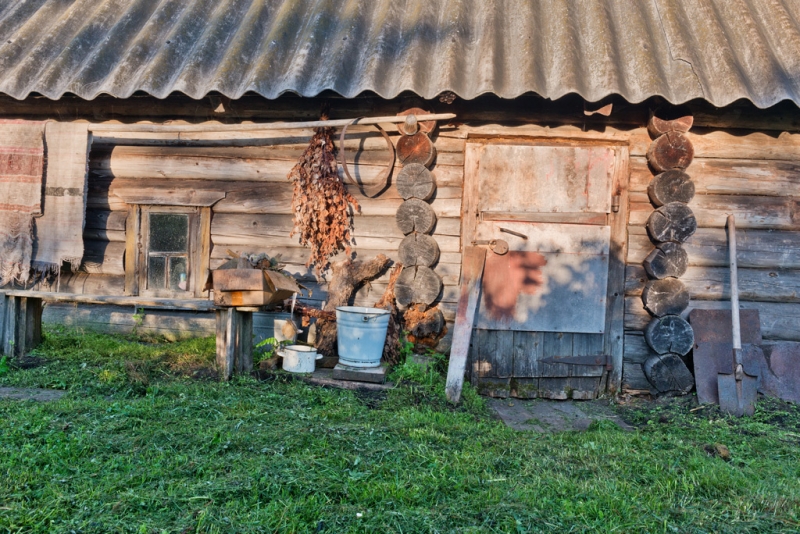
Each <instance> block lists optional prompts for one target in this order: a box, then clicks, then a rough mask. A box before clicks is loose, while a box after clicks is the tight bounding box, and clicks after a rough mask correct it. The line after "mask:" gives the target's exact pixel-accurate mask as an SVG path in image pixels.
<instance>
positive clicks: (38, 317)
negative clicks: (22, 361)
mask: <svg viewBox="0 0 800 534" xmlns="http://www.w3.org/2000/svg"><path fill="white" fill-rule="evenodd" d="M25 300H27V304H26V306H25V331H24V337H25V352H28V351H31V350H33V349H35V348H36V347H37V346H38V345H39V343H41V342H42V299H40V298H34V297H28V298H26V299H25ZM24 355H25V354H24V353H21V354H20V356H24Z"/></svg>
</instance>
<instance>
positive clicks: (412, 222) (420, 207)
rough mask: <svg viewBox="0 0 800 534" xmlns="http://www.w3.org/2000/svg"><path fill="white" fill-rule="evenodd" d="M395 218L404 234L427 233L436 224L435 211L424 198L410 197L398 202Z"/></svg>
mask: <svg viewBox="0 0 800 534" xmlns="http://www.w3.org/2000/svg"><path fill="white" fill-rule="evenodd" d="M395 220H396V221H397V227H398V228H400V230H401V231H402V232H403V233H404V234H405V235H408V234H410V233H411V232H419V233H422V234H427V233H430V232H431V231H432V230H433V227H434V226H436V213H435V212H434V211H433V208H432V207H430V205H429V204H428V203H427V202H425V201H424V200H420V199H418V198H412V199H409V200H406V201H405V202H403V203H402V204H400V207H399V208H397V213H396V214H395Z"/></svg>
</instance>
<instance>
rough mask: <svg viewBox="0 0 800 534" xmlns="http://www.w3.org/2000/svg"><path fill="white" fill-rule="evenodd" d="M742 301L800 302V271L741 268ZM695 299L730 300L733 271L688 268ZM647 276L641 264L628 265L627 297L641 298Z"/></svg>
mask: <svg viewBox="0 0 800 534" xmlns="http://www.w3.org/2000/svg"><path fill="white" fill-rule="evenodd" d="M738 279H739V298H740V299H741V300H753V301H762V302H798V303H800V271H798V270H781V269H772V270H768V269H748V268H740V269H739V276H738ZM680 280H681V282H683V283H684V285H686V289H688V290H689V294H691V296H692V298H694V299H698V300H729V299H730V298H731V293H730V270H729V269H727V268H724V267H697V266H695V267H689V268H688V269H687V270H686V273H684V275H683V276H681V279H680ZM647 281H648V279H647V273H645V271H644V268H643V267H641V266H640V265H635V264H631V265H628V266H627V269H626V275H625V294H626V295H641V294H642V289H643V288H644V285H645V284H646V283H647Z"/></svg>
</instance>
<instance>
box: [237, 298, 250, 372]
mask: <svg viewBox="0 0 800 534" xmlns="http://www.w3.org/2000/svg"><path fill="white" fill-rule="evenodd" d="M237 313H238V314H239V362H240V365H239V372H240V373H249V372H250V371H252V370H253V314H252V313H251V312H242V311H239V312H237Z"/></svg>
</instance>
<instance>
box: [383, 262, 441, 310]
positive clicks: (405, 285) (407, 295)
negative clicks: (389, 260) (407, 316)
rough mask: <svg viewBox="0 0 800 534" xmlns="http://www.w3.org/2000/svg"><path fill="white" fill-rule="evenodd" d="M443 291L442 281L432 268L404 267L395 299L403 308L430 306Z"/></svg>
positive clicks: (398, 280)
mask: <svg viewBox="0 0 800 534" xmlns="http://www.w3.org/2000/svg"><path fill="white" fill-rule="evenodd" d="M441 291H442V279H441V278H440V277H439V275H438V274H436V273H435V272H433V270H432V269H431V268H430V267H423V266H417V267H404V268H403V272H402V273H400V277H399V278H398V279H397V284H396V285H395V288H394V292H395V299H397V303H398V304H399V305H401V306H408V305H409V304H425V305H426V306H430V305H431V304H433V301H435V300H436V298H437V297H438V296H439V293H440V292H441Z"/></svg>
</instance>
